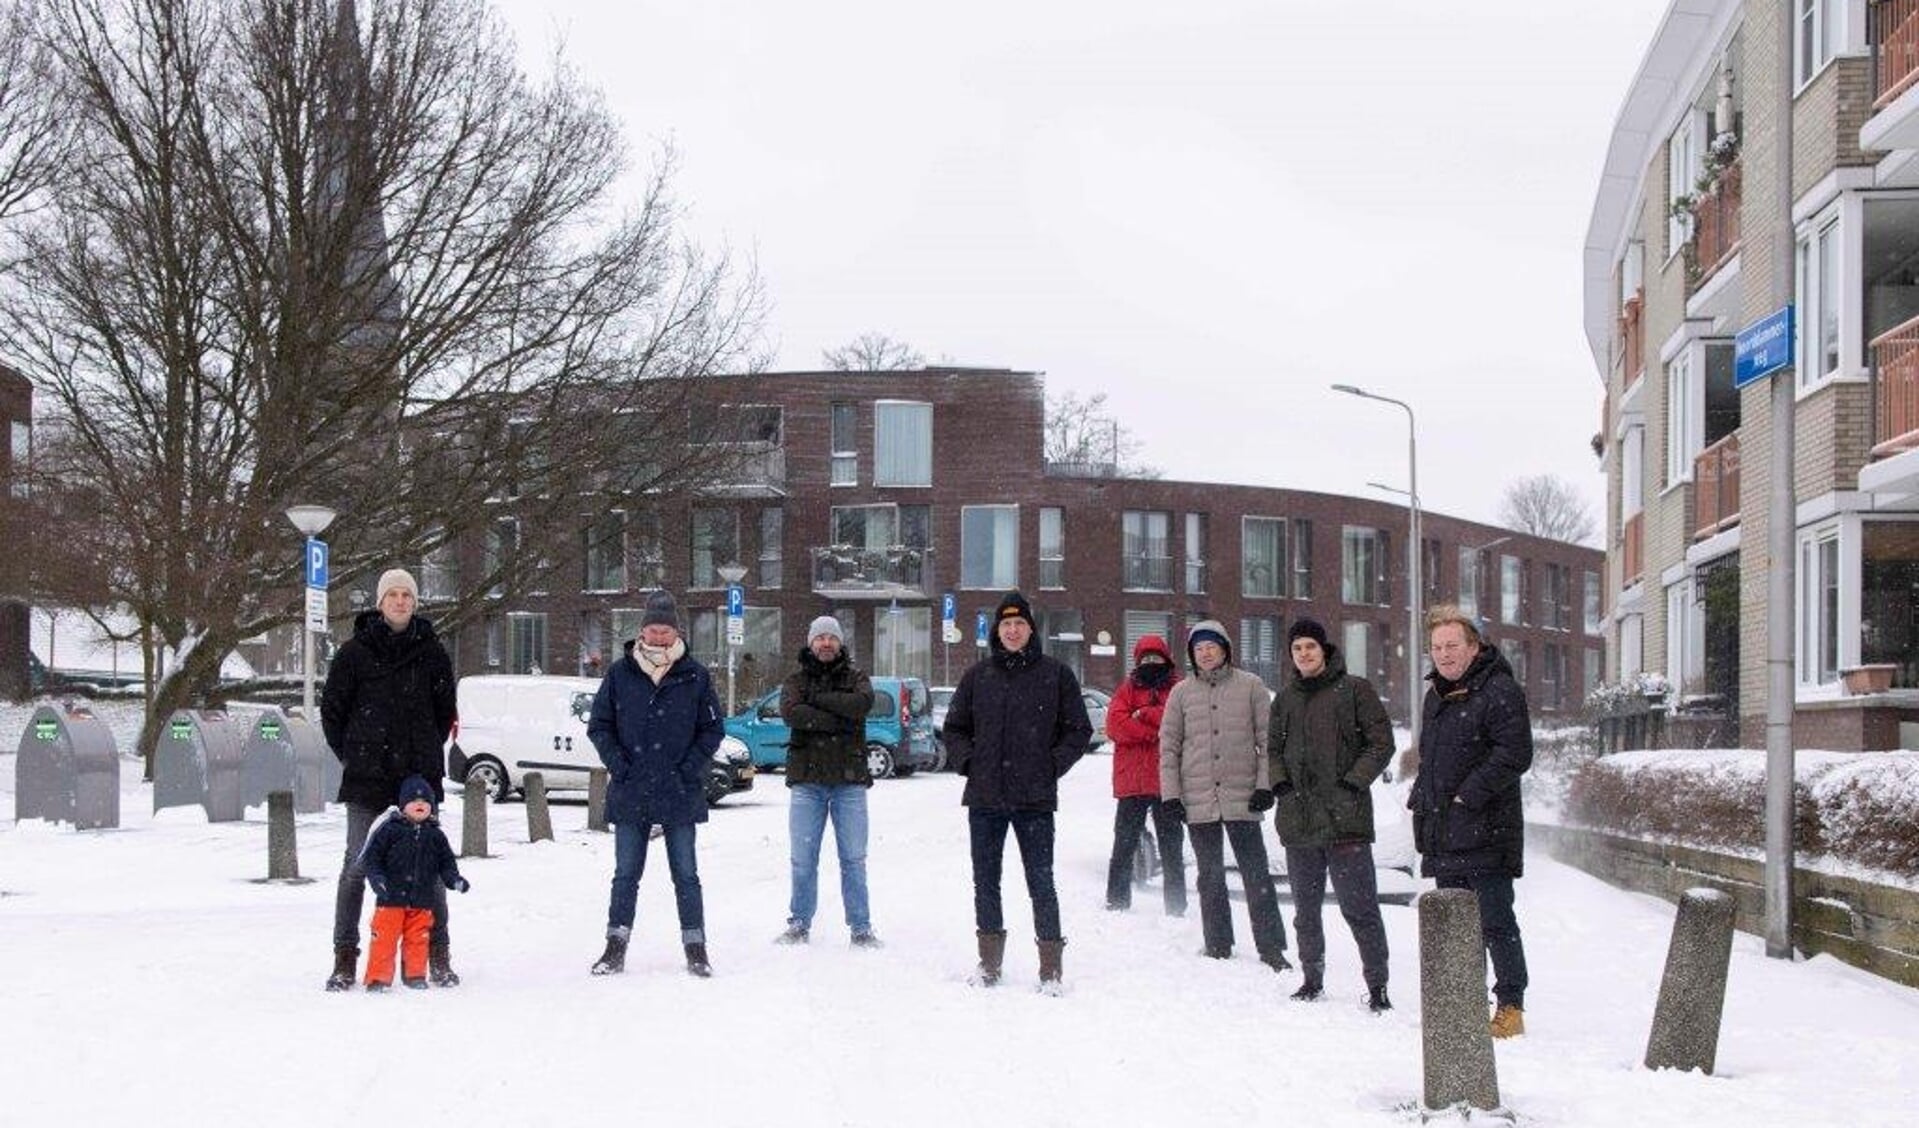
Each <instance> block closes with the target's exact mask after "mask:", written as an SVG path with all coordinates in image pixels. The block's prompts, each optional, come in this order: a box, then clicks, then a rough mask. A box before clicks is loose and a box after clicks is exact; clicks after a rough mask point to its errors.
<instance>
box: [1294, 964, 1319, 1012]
mask: <svg viewBox="0 0 1919 1128" xmlns="http://www.w3.org/2000/svg"><path fill="white" fill-rule="evenodd" d="M1325 993H1326V965H1325V964H1307V965H1306V981H1305V982H1303V983H1301V984H1300V985H1299V990H1297V991H1294V992H1293V998H1295V999H1297V1000H1299V1001H1300V1002H1302V1003H1310V1002H1313V1001H1315V1000H1317V999H1318V998H1319V997H1320V996H1321V995H1324V994H1325Z"/></svg>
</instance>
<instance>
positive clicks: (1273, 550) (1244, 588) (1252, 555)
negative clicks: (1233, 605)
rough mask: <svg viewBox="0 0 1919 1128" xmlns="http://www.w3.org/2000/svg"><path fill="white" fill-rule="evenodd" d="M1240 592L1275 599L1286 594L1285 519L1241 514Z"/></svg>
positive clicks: (1250, 595) (1257, 597) (1248, 596)
mask: <svg viewBox="0 0 1919 1128" xmlns="http://www.w3.org/2000/svg"><path fill="white" fill-rule="evenodd" d="M1239 530H1240V531H1239V556H1240V569H1239V570H1240V577H1239V587H1240V592H1241V594H1243V595H1245V596H1246V597H1247V598H1253V599H1278V598H1279V597H1280V596H1283V595H1285V594H1286V519H1285V518H1284V517H1244V518H1241V519H1240V523H1239Z"/></svg>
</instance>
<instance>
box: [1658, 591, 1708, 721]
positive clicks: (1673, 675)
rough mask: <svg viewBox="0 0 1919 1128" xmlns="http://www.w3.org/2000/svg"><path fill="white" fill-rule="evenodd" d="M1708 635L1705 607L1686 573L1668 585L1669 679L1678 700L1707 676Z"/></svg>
mask: <svg viewBox="0 0 1919 1128" xmlns="http://www.w3.org/2000/svg"><path fill="white" fill-rule="evenodd" d="M1705 638H1706V619H1705V613H1704V609H1703V608H1701V607H1700V606H1699V603H1698V601H1696V600H1695V599H1693V590H1692V577H1691V576H1687V577H1685V578H1684V579H1682V580H1680V581H1679V582H1678V583H1676V584H1672V585H1670V586H1668V587H1667V588H1666V681H1667V682H1668V683H1669V684H1670V685H1671V686H1672V689H1673V693H1674V694H1675V695H1678V696H1675V697H1674V701H1675V703H1676V702H1677V701H1679V700H1681V699H1682V696H1683V694H1684V693H1685V692H1686V687H1688V686H1691V685H1695V684H1697V683H1698V682H1699V680H1700V679H1701V678H1703V677H1704V676H1705V673H1706V667H1705Z"/></svg>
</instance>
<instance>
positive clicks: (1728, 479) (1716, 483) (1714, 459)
mask: <svg viewBox="0 0 1919 1128" xmlns="http://www.w3.org/2000/svg"><path fill="white" fill-rule="evenodd" d="M1692 482H1693V499H1694V506H1693V508H1694V509H1695V510H1696V511H1697V513H1696V514H1695V518H1694V519H1695V520H1696V521H1697V523H1698V528H1697V529H1695V530H1694V531H1693V534H1692V539H1694V540H1705V539H1706V538H1707V537H1709V536H1712V535H1713V534H1715V533H1719V532H1722V531H1724V530H1726V529H1730V528H1732V527H1733V526H1734V525H1737V524H1738V523H1739V432H1737V431H1734V432H1733V433H1732V434H1730V435H1727V436H1726V437H1725V438H1723V439H1720V440H1719V441H1718V442H1716V443H1714V444H1712V445H1711V446H1709V447H1707V448H1706V449H1705V450H1702V451H1700V452H1699V456H1698V457H1697V458H1695V459H1693V463H1692Z"/></svg>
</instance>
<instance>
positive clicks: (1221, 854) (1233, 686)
mask: <svg viewBox="0 0 1919 1128" xmlns="http://www.w3.org/2000/svg"><path fill="white" fill-rule="evenodd" d="M1186 655H1187V658H1188V659H1189V660H1190V661H1191V662H1192V666H1193V676H1192V677H1190V678H1187V679H1186V680H1185V681H1182V682H1180V683H1179V684H1178V685H1176V686H1174V687H1173V692H1172V693H1171V694H1170V695H1169V696H1168V697H1167V698H1166V713H1165V716H1164V718H1163V719H1162V720H1161V722H1160V728H1159V793H1160V796H1161V798H1162V800H1163V801H1164V803H1165V805H1166V806H1167V807H1168V808H1169V809H1170V810H1172V811H1173V812H1174V813H1175V814H1176V815H1178V816H1179V817H1181V818H1184V819H1185V820H1186V824H1187V827H1188V829H1189V830H1190V831H1191V833H1192V836H1193V860H1194V861H1195V862H1196V863H1197V864H1198V869H1199V882H1198V885H1199V920H1200V928H1201V931H1202V933H1203V934H1204V936H1205V938H1206V950H1205V952H1204V953H1203V954H1204V955H1206V956H1209V957H1211V958H1213V959H1221V960H1223V959H1229V958H1231V956H1232V954H1233V912H1232V902H1230V901H1229V900H1227V898H1226V852H1225V841H1226V840H1227V839H1231V841H1232V844H1233V857H1234V859H1235V860H1236V861H1238V863H1239V874H1240V879H1241V881H1242V882H1243V883H1244V885H1245V888H1246V908H1247V910H1248V911H1249V912H1250V913H1251V914H1252V918H1253V944H1254V946H1255V947H1256V948H1257V949H1258V950H1259V958H1260V961H1261V962H1262V963H1264V964H1266V965H1267V966H1268V967H1270V968H1272V969H1273V970H1274V971H1286V970H1289V969H1290V968H1291V967H1292V966H1293V965H1292V964H1290V963H1288V962H1287V960H1286V926H1285V924H1283V923H1282V922H1281V920H1280V916H1279V896H1278V894H1276V893H1275V892H1274V891H1273V876H1272V871H1271V869H1270V868H1269V866H1268V865H1267V861H1266V843H1265V841H1264V840H1263V839H1262V838H1261V837H1260V835H1261V830H1262V828H1261V826H1260V821H1259V816H1260V814H1261V812H1264V811H1269V810H1271V809H1272V806H1273V790H1272V784H1271V783H1270V782H1269V781H1268V776H1267V764H1266V722H1267V718H1268V717H1269V716H1270V712H1271V708H1272V694H1271V693H1269V692H1267V689H1266V684H1265V683H1264V682H1262V681H1260V680H1259V678H1258V677H1257V676H1255V675H1253V674H1250V673H1247V672H1246V671H1245V670H1241V669H1239V668H1238V667H1236V666H1234V665H1233V645H1232V643H1231V642H1229V641H1227V638H1226V628H1225V627H1224V626H1222V625H1221V624H1220V623H1219V622H1218V621H1216V620H1213V619H1207V620H1205V621H1203V622H1201V623H1199V624H1198V625H1196V626H1194V627H1193V630H1192V633H1191V634H1189V635H1187V637H1186Z"/></svg>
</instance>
